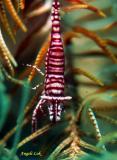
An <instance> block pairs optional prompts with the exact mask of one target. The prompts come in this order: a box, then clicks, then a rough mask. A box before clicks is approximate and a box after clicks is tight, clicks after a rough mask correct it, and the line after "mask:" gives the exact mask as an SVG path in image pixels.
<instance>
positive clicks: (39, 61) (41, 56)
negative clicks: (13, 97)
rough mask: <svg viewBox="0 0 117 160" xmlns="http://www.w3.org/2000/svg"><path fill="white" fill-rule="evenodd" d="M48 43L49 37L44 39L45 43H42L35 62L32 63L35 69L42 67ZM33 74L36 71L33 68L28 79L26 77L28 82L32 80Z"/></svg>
mask: <svg viewBox="0 0 117 160" xmlns="http://www.w3.org/2000/svg"><path fill="white" fill-rule="evenodd" d="M49 42H50V36H49V37H48V38H47V39H46V41H45V42H44V43H43V45H42V47H41V49H40V51H39V52H38V54H37V57H36V60H35V62H34V65H35V66H36V67H38V68H40V67H41V65H42V62H43V59H44V57H45V54H46V52H47V49H48V47H49ZM35 72H36V70H35V69H34V68H33V69H32V71H31V72H30V74H29V77H28V80H29V82H31V81H32V79H33V78H34V76H35Z"/></svg>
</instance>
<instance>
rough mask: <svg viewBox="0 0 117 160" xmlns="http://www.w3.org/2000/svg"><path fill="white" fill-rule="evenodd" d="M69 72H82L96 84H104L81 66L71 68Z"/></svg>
mask: <svg viewBox="0 0 117 160" xmlns="http://www.w3.org/2000/svg"><path fill="white" fill-rule="evenodd" d="M71 72H73V74H82V75H84V76H86V77H88V78H89V79H91V80H93V81H94V82H95V83H96V84H98V85H100V86H104V84H103V82H102V81H101V80H99V79H98V78H96V77H95V76H94V75H93V74H91V73H90V72H88V71H86V70H84V69H82V68H72V69H71Z"/></svg>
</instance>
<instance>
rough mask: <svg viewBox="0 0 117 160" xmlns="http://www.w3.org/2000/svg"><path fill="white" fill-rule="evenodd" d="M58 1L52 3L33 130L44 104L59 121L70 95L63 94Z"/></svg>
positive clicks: (62, 51) (51, 117) (54, 118)
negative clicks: (50, 27)
mask: <svg viewBox="0 0 117 160" xmlns="http://www.w3.org/2000/svg"><path fill="white" fill-rule="evenodd" d="M59 10H60V3H59V2H58V0H54V1H53V3H52V13H51V19H52V30H51V41H50V46H49V49H48V51H47V54H46V59H45V81H44V91H43V92H42V95H41V99H40V101H39V102H38V104H37V106H36V108H35V109H34V111H33V115H32V128H33V131H35V130H36V128H37V116H38V112H39V110H41V111H42V112H43V107H44V105H47V106H48V111H49V118H50V120H51V121H53V122H57V121H59V120H60V119H61V118H60V117H61V113H62V105H63V102H64V101H66V100H70V99H71V97H70V96H64V85H65V81H64V69H65V66H64V65H65V58H64V49H63V43H62V39H61V34H60V15H59Z"/></svg>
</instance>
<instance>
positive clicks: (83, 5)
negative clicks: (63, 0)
mask: <svg viewBox="0 0 117 160" xmlns="http://www.w3.org/2000/svg"><path fill="white" fill-rule="evenodd" d="M72 2H73V1H72ZM77 9H88V10H90V11H93V12H95V13H96V14H98V15H99V16H102V17H106V15H105V13H104V12H103V11H101V10H100V9H98V8H96V7H94V6H92V5H90V4H88V3H86V2H83V1H82V3H81V1H80V4H77V2H76V1H75V2H73V5H70V6H66V7H63V8H62V10H63V11H64V12H70V11H74V10H77Z"/></svg>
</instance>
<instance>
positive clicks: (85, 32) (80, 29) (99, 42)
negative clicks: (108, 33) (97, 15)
mask: <svg viewBox="0 0 117 160" xmlns="http://www.w3.org/2000/svg"><path fill="white" fill-rule="evenodd" d="M73 31H75V32H78V33H81V34H83V35H85V36H86V37H89V38H90V39H92V40H93V41H94V42H96V44H97V45H98V46H99V47H100V48H101V49H102V50H103V52H104V53H105V55H107V56H108V57H110V58H111V59H112V61H113V62H114V63H117V58H116V56H115V55H114V54H113V53H112V51H111V50H109V49H108V48H107V41H106V40H104V39H102V38H101V37H99V36H98V35H97V34H96V33H95V32H93V31H90V30H88V29H86V28H84V27H81V26H77V27H74V28H73Z"/></svg>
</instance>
